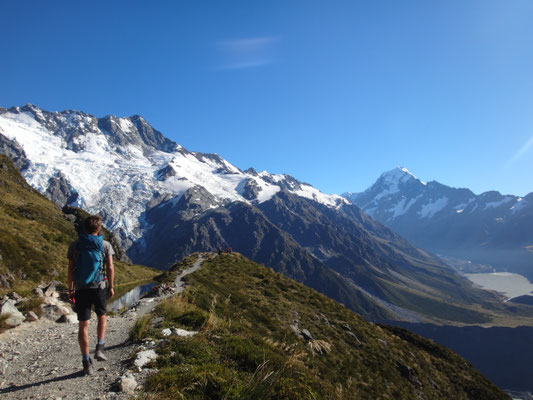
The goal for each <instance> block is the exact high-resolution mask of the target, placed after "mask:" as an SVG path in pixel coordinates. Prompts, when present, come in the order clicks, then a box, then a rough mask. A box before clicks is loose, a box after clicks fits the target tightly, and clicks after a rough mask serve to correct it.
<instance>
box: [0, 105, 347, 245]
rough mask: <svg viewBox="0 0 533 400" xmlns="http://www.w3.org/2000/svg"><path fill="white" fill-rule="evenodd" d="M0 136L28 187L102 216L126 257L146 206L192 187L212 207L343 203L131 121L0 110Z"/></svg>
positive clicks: (138, 232) (35, 109)
mask: <svg viewBox="0 0 533 400" xmlns="http://www.w3.org/2000/svg"><path fill="white" fill-rule="evenodd" d="M0 134H1V135H3V136H4V137H5V138H7V139H9V140H10V141H12V142H14V145H13V146H15V147H18V149H19V153H20V152H21V151H23V152H24V154H25V157H23V158H25V159H26V160H27V164H28V165H26V166H25V167H24V168H23V175H24V177H25V178H26V179H27V181H28V183H29V184H30V185H32V186H33V187H34V188H36V189H38V190H39V191H41V192H43V193H48V194H49V195H51V194H53V193H55V196H51V197H52V198H53V200H54V201H55V202H56V203H59V204H61V203H67V202H68V203H69V204H71V205H74V206H78V207H80V208H84V209H85V210H87V211H89V212H94V213H96V212H99V213H102V214H103V216H104V220H105V223H106V226H107V227H108V228H109V229H111V230H113V231H114V232H115V233H118V235H119V237H120V239H121V240H122V242H123V244H124V247H125V248H126V250H127V249H128V248H129V247H130V246H131V245H132V244H133V242H135V241H137V240H139V239H140V238H141V237H142V236H143V234H144V233H145V232H146V231H147V230H148V229H150V225H149V224H147V223H146V221H145V219H144V218H143V213H144V212H145V211H146V206H147V205H148V204H149V205H150V206H151V207H153V206H155V205H157V204H158V203H161V202H163V201H166V200H168V199H170V198H172V199H173V201H174V202H177V201H179V199H180V197H181V196H182V195H183V194H184V193H185V192H186V191H187V190H188V189H190V188H192V187H195V186H201V187H203V188H205V189H206V190H207V191H208V192H209V193H210V194H211V195H213V204H212V207H217V206H219V205H223V204H226V203H227V202H232V201H243V202H246V203H254V204H258V203H263V202H265V201H267V200H269V199H270V198H272V196H273V195H274V194H276V193H277V192H278V191H279V190H280V189H281V188H283V189H285V190H288V191H290V192H292V193H294V194H297V195H298V196H302V197H307V198H310V199H313V200H315V201H318V202H320V203H323V204H326V205H328V206H331V207H338V206H339V205H341V204H343V203H346V202H347V201H346V200H345V199H344V198H342V197H340V196H337V195H327V194H324V193H321V192H320V191H318V190H317V189H315V188H313V187H312V186H311V185H308V184H305V183H301V182H299V181H297V180H296V179H294V178H292V177H290V176H288V175H278V174H269V173H268V172H261V173H257V172H255V171H254V170H253V169H250V170H247V171H241V170H240V169H239V168H237V167H235V166H233V165H231V164H230V163H229V162H227V161H226V160H224V159H222V158H221V157H220V156H218V155H217V154H203V153H195V152H190V151H188V150H186V149H185V148H183V147H182V146H180V145H178V144H176V143H174V142H173V141H171V140H169V139H167V138H165V137H164V136H163V135H162V134H161V133H160V132H158V131H157V130H154V129H153V128H152V127H151V126H150V125H149V124H148V123H147V122H146V121H145V120H144V119H143V118H142V117H140V116H138V115H134V116H132V117H128V118H117V117H115V116H106V117H104V118H100V119H99V118H96V117H94V116H92V115H89V114H85V113H83V112H79V111H64V112H47V111H44V110H41V109H40V108H38V107H36V106H33V105H29V104H28V105H26V106H24V107H21V108H19V107H12V108H10V109H9V110H6V109H0ZM5 147H7V145H6V146H5ZM61 193H63V196H61V195H60V194H61Z"/></svg>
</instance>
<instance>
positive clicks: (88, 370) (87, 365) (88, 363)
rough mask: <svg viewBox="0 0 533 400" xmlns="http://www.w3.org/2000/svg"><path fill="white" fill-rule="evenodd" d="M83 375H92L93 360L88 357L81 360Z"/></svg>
mask: <svg viewBox="0 0 533 400" xmlns="http://www.w3.org/2000/svg"><path fill="white" fill-rule="evenodd" d="M82 362H83V375H92V374H93V372H94V370H93V360H91V359H90V358H89V359H88V360H83V361H82Z"/></svg>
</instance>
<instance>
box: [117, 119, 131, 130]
mask: <svg viewBox="0 0 533 400" xmlns="http://www.w3.org/2000/svg"><path fill="white" fill-rule="evenodd" d="M118 124H119V125H120V129H122V132H129V131H131V130H133V129H135V127H134V126H133V124H132V123H131V121H130V120H129V119H128V118H119V119H118Z"/></svg>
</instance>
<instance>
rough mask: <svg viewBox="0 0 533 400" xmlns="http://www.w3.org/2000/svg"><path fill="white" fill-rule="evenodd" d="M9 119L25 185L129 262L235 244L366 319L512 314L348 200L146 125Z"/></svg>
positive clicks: (24, 114) (4, 133) (61, 116)
mask: <svg viewBox="0 0 533 400" xmlns="http://www.w3.org/2000/svg"><path fill="white" fill-rule="evenodd" d="M10 110H11V111H9V110H5V109H4V110H3V111H2V112H1V113H0V139H1V140H3V142H4V143H5V144H6V145H5V146H4V147H5V148H9V149H11V151H12V152H16V151H17V149H19V148H20V149H22V150H23V151H24V154H25V155H26V157H27V158H26V161H27V162H28V164H29V166H28V167H27V168H26V169H23V170H22V172H23V174H24V176H25V178H26V179H27V180H28V181H29V183H30V184H31V185H32V186H33V187H35V188H37V189H38V190H40V191H41V192H42V193H45V194H47V195H48V196H49V197H50V198H53V199H55V200H56V201H57V202H59V203H60V204H62V203H64V202H66V203H68V204H72V205H74V206H83V207H84V208H86V209H87V210H88V211H90V212H92V213H99V214H100V215H101V216H102V218H103V220H104V222H105V223H106V225H107V226H108V227H109V228H111V229H112V230H113V232H115V233H116V234H117V235H118V237H119V238H120V240H121V242H122V243H123V244H124V245H125V247H126V249H127V254H128V256H130V258H131V259H132V260H133V261H134V262H139V261H140V262H142V263H146V264H148V265H157V266H158V267H162V266H165V265H166V266H168V265H171V264H172V263H173V262H174V261H175V260H176V259H181V258H183V257H184V256H186V255H187V254H190V253H191V252H194V251H206V250H207V251H209V250H210V251H216V250H217V249H218V248H220V247H223V248H225V247H233V248H234V249H235V250H237V251H239V252H241V253H243V254H245V255H246V256H249V257H251V258H253V259H254V260H255V261H258V262H262V263H265V265H267V266H269V267H272V268H275V269H276V270H278V271H280V272H283V273H285V274H286V275H288V276H290V277H293V278H296V279H298V280H300V281H302V282H305V283H306V284H307V285H309V286H311V287H314V288H316V289H317V290H320V291H322V292H324V293H326V294H328V295H330V296H332V297H333V298H335V299H336V300H338V301H340V302H343V303H344V304H346V305H348V306H349V307H350V308H352V309H354V310H355V311H357V312H360V313H361V314H362V315H364V316H365V317H366V318H369V319H407V320H409V321H412V322H418V321H428V320H429V321H434V320H437V321H440V320H446V321H447V320H451V321H455V322H460V323H466V322H478V323H480V322H488V321H490V320H491V318H492V316H491V313H492V311H490V310H492V309H494V310H499V311H498V312H500V311H501V310H502V308H505V307H504V306H501V305H500V304H499V297H498V296H496V295H493V294H490V293H488V292H485V291H481V290H479V289H476V288H473V287H472V285H471V284H470V283H469V282H468V281H467V280H466V279H464V278H461V277H460V276H458V275H457V276H456V275H455V274H454V272H453V271H452V270H451V269H450V268H448V267H447V266H446V265H445V264H443V263H442V262H441V261H440V260H438V259H435V258H434V257H432V256H431V255H430V254H428V253H425V252H423V251H420V250H418V249H416V248H415V247H414V246H412V245H411V244H410V243H408V242H407V241H405V240H403V239H402V238H401V237H400V236H398V235H397V234H395V233H394V232H392V231H391V230H390V229H389V228H387V227H386V226H384V225H382V224H381V223H379V222H377V221H376V220H374V219H372V218H370V217H368V216H367V215H366V214H364V213H363V212H362V211H361V210H360V209H359V208H358V207H356V206H354V205H352V204H351V203H350V202H349V201H348V200H345V199H344V198H342V197H340V196H337V195H327V194H323V193H321V192H320V191H318V190H317V189H315V188H313V187H312V186H310V185H309V184H305V183H303V182H300V181H298V180H297V179H295V178H293V177H291V176H289V175H281V174H269V173H268V172H265V171H263V172H260V173H257V172H256V171H255V170H250V169H248V170H247V171H242V170H240V169H239V168H237V167H235V166H233V165H232V164H230V163H229V162H227V161H226V160H224V159H223V158H221V157H220V156H218V155H216V154H204V153H199V152H190V151H188V150H187V149H185V148H183V147H181V146H180V145H177V144H176V143H174V142H172V141H167V140H166V139H165V138H164V136H162V134H161V133H160V132H158V131H157V130H155V129H153V128H151V127H150V126H149V125H148V123H146V122H145V121H144V119H143V120H142V121H141V119H140V117H139V118H137V119H136V121H137V125H139V126H137V125H135V124H134V123H133V122H132V121H131V120H130V119H128V118H117V117H104V118H102V119H98V118H96V117H93V116H91V115H89V114H85V113H82V112H72V111H68V112H64V113H58V112H56V113H49V112H46V111H43V110H40V109H39V108H38V107H35V106H25V107H22V108H20V107H15V108H12V109H10ZM36 115H37V116H36ZM39 121H40V122H39ZM2 138H3V139H2ZM17 146H18V147H17ZM13 149H14V150H13ZM169 149H170V150H172V151H173V152H170V153H169V152H168V151H166V150H169ZM24 154H22V153H21V154H20V158H22V156H23V155H24ZM450 282H452V283H453V284H454V285H455V286H456V287H454V288H453V289H454V290H455V291H454V290H449V289H450V288H451V286H450ZM446 288H448V289H446ZM448 292H449V293H455V296H454V297H451V296H450V295H449V293H448ZM472 301H475V302H476V304H477V305H476V306H475V307H481V308H478V309H474V308H475V307H474V305H473V304H471V303H472Z"/></svg>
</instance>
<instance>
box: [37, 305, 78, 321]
mask: <svg viewBox="0 0 533 400" xmlns="http://www.w3.org/2000/svg"><path fill="white" fill-rule="evenodd" d="M41 310H42V318H46V319H49V320H51V321H57V320H58V319H59V318H61V317H62V316H63V315H69V314H72V313H71V311H70V310H69V309H68V308H67V307H65V306H61V305H57V304H43V305H41Z"/></svg>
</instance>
